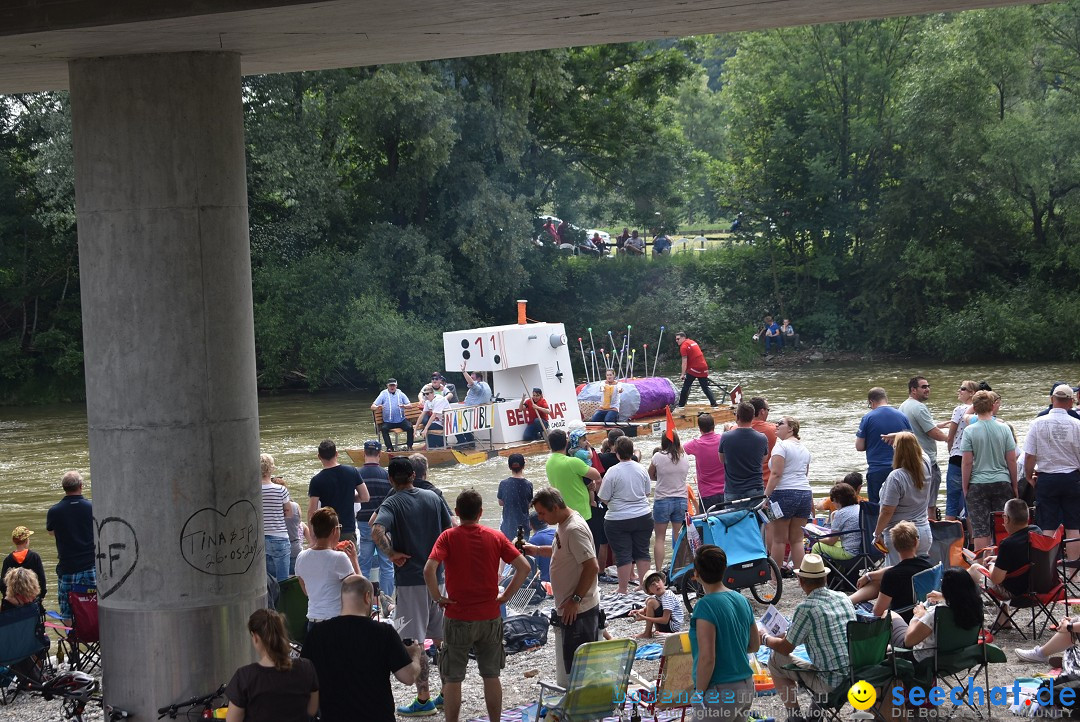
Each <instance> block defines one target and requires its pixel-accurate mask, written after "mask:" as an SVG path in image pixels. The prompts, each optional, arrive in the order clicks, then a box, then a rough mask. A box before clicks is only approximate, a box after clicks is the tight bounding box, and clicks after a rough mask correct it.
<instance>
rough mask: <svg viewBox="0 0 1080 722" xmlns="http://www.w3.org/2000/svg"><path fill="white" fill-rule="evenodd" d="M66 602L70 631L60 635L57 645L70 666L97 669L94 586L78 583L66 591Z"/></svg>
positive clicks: (98, 650) (98, 646)
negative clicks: (69, 606) (84, 585)
mask: <svg viewBox="0 0 1080 722" xmlns="http://www.w3.org/2000/svg"><path fill="white" fill-rule="evenodd" d="M68 603H69V604H70V605H71V617H72V619H71V631H69V632H68V633H67V636H66V637H63V638H61V640H60V643H59V644H60V647H61V648H62V649H63V652H64V655H65V656H66V657H67V658H68V661H69V663H70V664H71V666H72V668H74V669H78V670H81V671H86V670H89V669H93V668H94V667H98V668H100V667H101V635H100V631H99V629H98V596H97V589H95V588H93V587H78V586H77V587H75V588H74V589H73V590H72V591H70V592H68Z"/></svg>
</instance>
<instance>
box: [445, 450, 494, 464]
mask: <svg viewBox="0 0 1080 722" xmlns="http://www.w3.org/2000/svg"><path fill="white" fill-rule="evenodd" d="M450 452H451V453H452V454H453V455H454V458H455V459H457V460H458V462H460V463H462V464H468V465H469V466H475V465H476V464H483V463H484V462H485V461H487V460H488V455H487V452H486V451H472V452H469V453H468V454H466V453H465V452H463V451H458V450H457V449H450Z"/></svg>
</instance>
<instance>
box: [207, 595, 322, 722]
mask: <svg viewBox="0 0 1080 722" xmlns="http://www.w3.org/2000/svg"><path fill="white" fill-rule="evenodd" d="M247 627H248V632H250V633H251V644H252V646H254V647H255V653H256V654H258V655H259V661H258V662H255V663H253V664H249V665H246V666H244V667H241V668H240V669H238V670H236V673H235V674H233V678H232V680H231V681H230V682H229V685H228V687H226V688H225V696H226V697H228V698H229V711H228V712H227V713H226V716H225V719H226V721H227V722H245V721H246V722H308V720H309V719H311V717H313V716H314V715H315V713H316V712H317V711H318V710H319V680H318V677H317V676H316V675H315V667H313V666H312V664H311V662H309V661H308V660H306V659H293V658H292V657H291V655H290V649H289V635H288V633H287V632H286V631H285V620H284V619H283V618H282V616H281V615H280V614H278V613H277V612H275V611H274V610H273V609H256V610H255V611H254V612H252V613H251V616H250V617H249V618H248V624H247Z"/></svg>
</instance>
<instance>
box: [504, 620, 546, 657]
mask: <svg viewBox="0 0 1080 722" xmlns="http://www.w3.org/2000/svg"><path fill="white" fill-rule="evenodd" d="M548 625H549V622H548V620H547V617H543V616H541V615H540V613H539V612H535V613H533V614H516V615H514V616H512V617H507V618H506V619H504V620H503V646H504V647H505V648H506V653H507V654H515V653H517V652H524V651H525V650H526V649H533V648H535V647H542V646H543V645H545V644H547V637H548Z"/></svg>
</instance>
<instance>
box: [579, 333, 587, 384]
mask: <svg viewBox="0 0 1080 722" xmlns="http://www.w3.org/2000/svg"><path fill="white" fill-rule="evenodd" d="M577 345H578V348H579V349H581V365H582V366H584V367H585V383H589V357H588V356H586V355H585V344H584V343H582V341H581V336H578V337H577Z"/></svg>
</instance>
